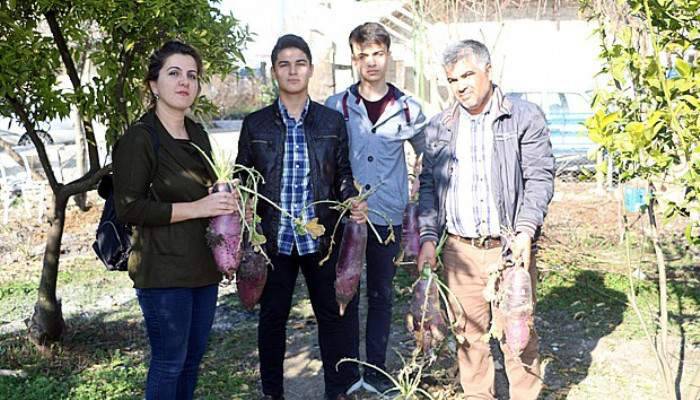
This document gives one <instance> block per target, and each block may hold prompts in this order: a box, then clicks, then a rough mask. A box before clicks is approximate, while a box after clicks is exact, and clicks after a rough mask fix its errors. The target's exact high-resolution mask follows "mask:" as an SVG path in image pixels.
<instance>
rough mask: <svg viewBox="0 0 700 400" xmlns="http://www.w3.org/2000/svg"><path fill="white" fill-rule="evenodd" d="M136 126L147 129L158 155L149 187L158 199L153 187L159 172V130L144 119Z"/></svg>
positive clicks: (154, 151)
mask: <svg viewBox="0 0 700 400" xmlns="http://www.w3.org/2000/svg"><path fill="white" fill-rule="evenodd" d="M134 126H139V127H143V128H144V129H146V131H147V132H148V134H149V135H150V136H151V144H152V145H153V153H154V154H155V157H156V167H155V168H153V172H151V186H150V187H149V188H150V189H151V193H153V196H154V197H155V199H156V200H159V199H158V194H156V191H155V190H154V189H153V180H154V179H155V178H156V174H157V173H158V150H160V137H158V132H156V130H155V129H154V128H153V127H152V126H151V125H149V124H147V123H145V122H143V121H138V122H136V123H135V124H134Z"/></svg>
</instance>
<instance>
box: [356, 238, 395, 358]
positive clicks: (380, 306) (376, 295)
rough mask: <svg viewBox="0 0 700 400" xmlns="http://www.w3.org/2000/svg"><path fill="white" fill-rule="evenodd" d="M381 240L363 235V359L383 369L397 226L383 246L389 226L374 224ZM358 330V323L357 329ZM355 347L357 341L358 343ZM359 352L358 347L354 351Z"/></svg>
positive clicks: (392, 288)
mask: <svg viewBox="0 0 700 400" xmlns="http://www.w3.org/2000/svg"><path fill="white" fill-rule="evenodd" d="M375 228H376V229H377V232H378V233H379V235H380V236H381V238H382V241H381V242H380V241H378V240H377V236H376V235H375V234H374V232H373V231H372V230H371V229H369V230H368V236H367V327H366V329H365V333H366V337H365V349H366V353H367V362H368V363H370V364H372V365H376V366H377V367H380V368H382V369H384V368H385V367H386V365H385V363H386V350H387V345H388V343H389V334H390V331H391V312H392V307H393V302H394V287H393V284H392V282H393V280H394V275H396V266H395V265H394V258H395V257H396V256H397V255H398V253H399V248H400V246H401V225H395V226H394V235H395V236H396V240H394V241H393V242H391V243H389V244H387V245H384V243H383V241H384V240H385V239H386V238H387V236H388V232H389V227H388V226H380V225H375ZM357 329H358V330H359V325H358V328H357ZM358 346H359V343H358ZM356 352H359V350H356Z"/></svg>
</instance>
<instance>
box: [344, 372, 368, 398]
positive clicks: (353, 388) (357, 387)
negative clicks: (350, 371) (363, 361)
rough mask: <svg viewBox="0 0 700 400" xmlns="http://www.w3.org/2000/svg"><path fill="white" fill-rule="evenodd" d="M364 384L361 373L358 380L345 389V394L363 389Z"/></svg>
mask: <svg viewBox="0 0 700 400" xmlns="http://www.w3.org/2000/svg"><path fill="white" fill-rule="evenodd" d="M363 386H364V381H363V380H362V375H360V377H359V378H357V380H356V381H355V382H354V383H353V384H352V385H350V387H349V388H348V390H346V391H345V394H352V393H353V392H356V391H358V390H360V389H362V387H363Z"/></svg>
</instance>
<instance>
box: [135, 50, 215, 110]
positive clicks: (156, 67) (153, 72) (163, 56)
mask: <svg viewBox="0 0 700 400" xmlns="http://www.w3.org/2000/svg"><path fill="white" fill-rule="evenodd" d="M173 54H184V55H186V56H190V57H192V58H194V62H195V63H196V64H197V77H201V76H202V74H203V73H204V66H203V64H202V57H201V56H200V55H199V52H198V51H197V50H196V49H195V48H194V47H192V46H190V45H189V44H186V43H183V42H181V41H179V40H169V41H167V42H165V43H164V44H163V45H162V46H161V47H160V48H159V49H158V50H156V51H155V52H153V54H151V56H150V57H149V58H148V71H146V79H145V80H144V83H145V84H146V91H147V93H148V94H149V98H150V107H155V105H156V97H155V96H154V95H153V92H152V91H151V87H150V85H149V82H153V81H157V80H158V74H159V73H160V70H161V69H162V68H163V65H164V64H165V60H167V59H168V57H170V56H172V55H173ZM201 89H202V87H201V86H199V87H198V89H197V94H199V91H201Z"/></svg>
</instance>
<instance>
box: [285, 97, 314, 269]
mask: <svg viewBox="0 0 700 400" xmlns="http://www.w3.org/2000/svg"><path fill="white" fill-rule="evenodd" d="M278 105H279V109H280V114H281V115H282V119H283V120H284V124H285V126H286V127H287V136H286V139H285V141H284V160H283V168H282V182H281V188H280V189H281V190H280V207H282V209H283V210H284V211H286V212H288V213H289V214H292V215H294V217H296V218H301V220H302V221H304V223H306V222H308V221H310V220H311V219H313V218H314V216H315V213H314V209H313V207H309V208H306V209H305V208H304V206H305V205H307V204H310V203H312V202H313V201H314V198H313V192H312V187H311V166H310V163H309V152H308V149H307V146H306V138H305V136H304V117H305V116H306V113H307V112H308V110H309V100H308V99H307V100H306V105H305V106H304V111H303V112H302V113H301V116H300V117H299V120H298V121H297V120H295V119H294V118H292V117H291V116H290V115H289V112H288V111H287V108H286V107H285V106H284V104H282V101H281V100H278ZM294 245H296V247H297V252H298V253H299V255H305V254H311V253H315V252H316V251H318V243H317V241H316V240H314V239H313V238H312V237H311V236H310V235H308V234H306V235H299V234H298V233H297V232H296V230H295V229H294V223H293V222H292V219H291V218H289V217H287V216H285V214H284V213H283V214H282V216H281V219H280V229H279V233H278V235H277V247H278V249H279V253H280V254H285V255H291V254H292V250H293V248H294Z"/></svg>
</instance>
